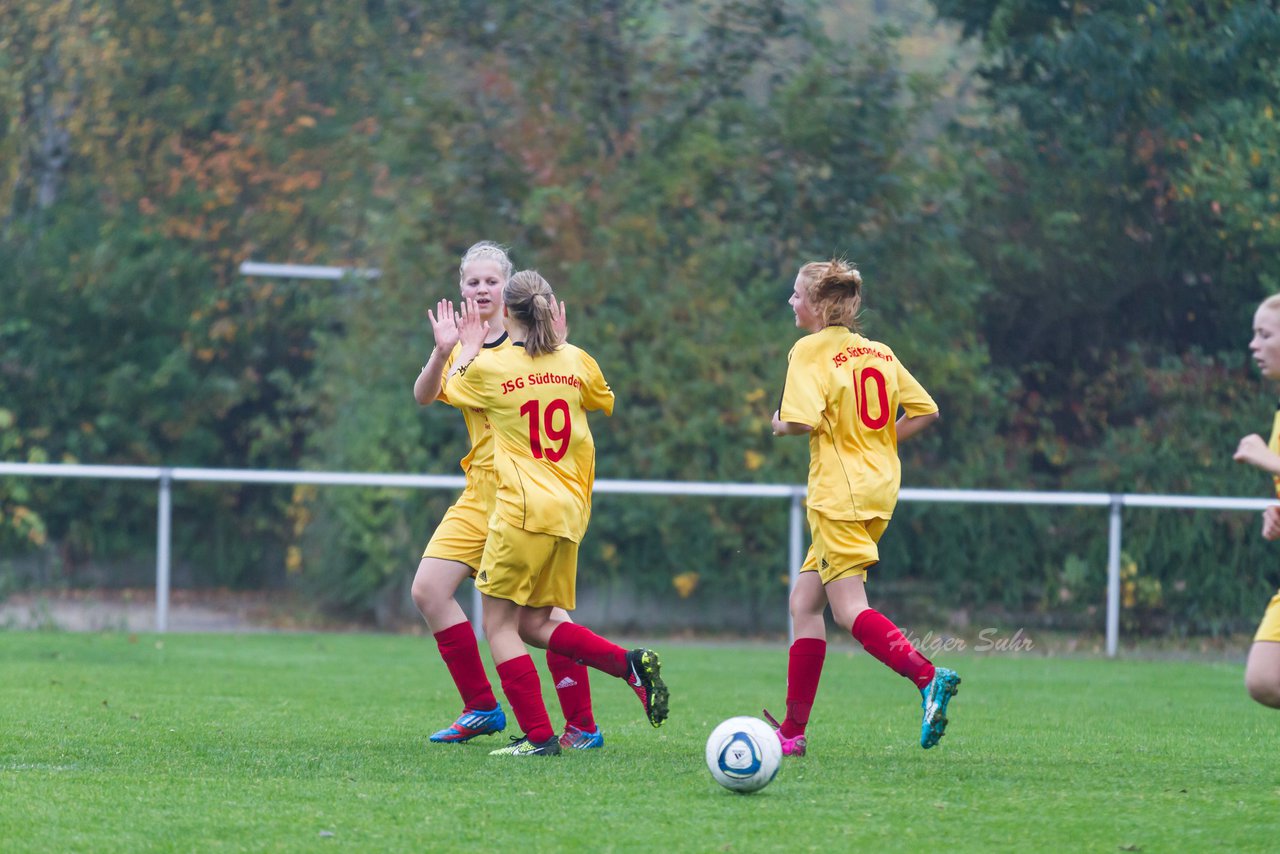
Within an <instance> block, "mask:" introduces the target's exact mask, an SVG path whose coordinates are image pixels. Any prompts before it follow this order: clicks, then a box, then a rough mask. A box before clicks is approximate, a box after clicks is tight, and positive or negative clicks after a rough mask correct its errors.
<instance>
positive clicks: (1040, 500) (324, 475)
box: [0, 462, 1276, 657]
mask: <svg viewBox="0 0 1280 854" xmlns="http://www.w3.org/2000/svg"><path fill="white" fill-rule="evenodd" d="M0 475H11V476H17V477H58V478H64V477H70V478H90V479H102V480H154V481H156V482H157V483H158V484H159V501H158V502H157V511H156V630H157V631H160V632H164V631H167V630H168V627H169V575H170V530H171V528H170V523H171V517H172V514H173V502H172V487H173V483H174V481H202V482H220V483H268V484H315V485H325V486H382V487H408V488H415V489H458V488H461V487H462V486H463V485H464V484H465V482H466V481H465V479H464V478H463V477H462V475H429V474H427V475H408V474H377V473H372V472H366V473H360V472H317V471H278V470H277V471H262V470H254V469H209V468H183V467H167V466H101V465H73V464H66V463H6V462H0ZM595 491H596V492H600V493H609V492H612V493H621V494H625V495H703V496H708V497H713V496H714V497H724V498H787V499H789V500H790V510H791V517H790V528H789V534H788V549H787V562H788V568H789V571H790V575H791V580H792V582H793V583H794V581H795V579H796V576H797V575H798V574H799V572H800V566H801V563H802V561H803V559H804V550H805V545H804V535H805V519H804V497H805V491H806V490H805V487H803V486H788V485H779V484H750V483H705V482H692V481H691V482H684V481H652V480H597V481H596V484H595ZM899 499H900V500H902V501H919V502H937V503H952V504H954V503H960V504H1022V505H1042V506H1044V505H1051V506H1059V507H1061V506H1067V507H1106V508H1108V509H1109V511H1110V512H1109V520H1110V524H1109V528H1108V536H1107V594H1106V595H1107V611H1106V614H1107V616H1106V652H1107V655H1108V656H1109V657H1115V655H1116V652H1117V650H1118V648H1119V641H1120V542H1121V511H1122V510H1123V508H1125V507H1151V508H1163V509H1182V510H1255V511H1261V510H1263V509H1265V508H1267V507H1269V506H1271V505H1273V504H1275V503H1276V501H1275V500H1273V499H1266V498H1219V497H1213V496H1196V495H1140V494H1126V493H1106V492H1020V491H1012V490H1010V491H1005V490H990V489H911V488H907V489H903V490H902V491H901V492H900V493H899ZM474 595H475V596H476V598H477V600H478V597H479V594H478V593H476V594H474ZM479 614H480V608H479V605H478V601H473V608H472V619H473V621H478V620H479ZM477 628H478V627H477Z"/></svg>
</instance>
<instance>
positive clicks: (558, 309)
mask: <svg viewBox="0 0 1280 854" xmlns="http://www.w3.org/2000/svg"><path fill="white" fill-rule="evenodd" d="M551 328H552V329H553V330H554V331H555V333H556V338H558V339H559V340H561V341H565V340H568V338H569V319H568V318H567V317H566V316H565V313H564V303H563V302H561V301H559V300H557V299H556V298H555V297H552V298H551Z"/></svg>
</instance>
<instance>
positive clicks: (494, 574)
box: [444, 270, 668, 756]
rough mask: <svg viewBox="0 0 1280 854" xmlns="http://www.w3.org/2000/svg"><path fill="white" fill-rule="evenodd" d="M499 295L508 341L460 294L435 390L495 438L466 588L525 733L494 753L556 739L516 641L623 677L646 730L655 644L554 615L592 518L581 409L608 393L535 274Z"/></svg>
mask: <svg viewBox="0 0 1280 854" xmlns="http://www.w3.org/2000/svg"><path fill="white" fill-rule="evenodd" d="M503 303H504V309H503V322H504V324H505V325H506V329H507V333H508V334H509V335H510V336H511V343H512V346H510V347H508V348H504V349H500V350H494V349H491V350H487V351H486V350H484V347H483V345H484V342H485V340H486V338H487V337H488V333H489V328H488V323H487V322H486V321H484V320H483V319H482V318H481V316H480V314H479V311H478V309H477V307H476V306H475V303H474V302H473V301H472V300H467V301H466V303H465V305H464V307H463V312H462V319H461V321H460V322H459V324H458V331H459V338H460V342H461V349H460V351H459V353H458V358H457V361H456V362H455V363H454V365H453V367H452V369H451V370H450V373H449V377H448V379H447V380H446V381H445V389H444V390H445V393H446V394H447V395H448V396H449V400H450V401H451V402H452V403H453V404H454V405H455V406H463V407H470V408H473V409H477V410H483V411H484V413H485V416H486V417H487V418H488V420H489V425H490V428H491V430H492V432H493V436H494V443H495V444H494V459H495V462H496V470H497V477H498V495H497V503H496V509H495V510H494V513H493V516H492V517H490V519H489V536H488V539H487V540H486V541H485V549H484V557H483V558H482V559H481V561H480V573H479V575H478V576H477V577H476V588H477V589H478V590H480V592H481V594H482V602H483V611H484V632H485V636H486V637H487V638H488V639H489V651H490V652H491V653H492V655H493V661H494V664H495V665H496V666H497V670H498V676H499V678H500V679H501V681H502V691H503V693H504V694H506V696H507V701H508V702H509V703H510V704H511V709H512V711H513V712H514V713H515V716H516V720H517V721H518V722H519V724H520V729H521V730H522V732H523V735H522V736H517V737H513V738H512V743H511V744H510V745H509V746H507V747H505V748H501V749H499V750H495V751H493V753H495V754H505V755H510V756H548V755H554V754H558V753H559V752H560V743H559V742H558V741H557V739H556V738H555V733H554V731H553V730H552V728H551V723H550V721H549V719H548V718H547V710H546V707H545V705H544V704H543V702H542V689H541V686H540V685H539V683H538V674H537V671H536V670H534V667H533V660H532V659H531V658H530V657H529V654H528V652H527V650H526V649H525V643H529V644H532V645H534V646H536V647H540V648H542V649H547V650H550V651H551V652H554V653H557V654H559V655H563V656H565V657H567V658H570V659H573V660H575V661H580V662H583V663H585V664H588V665H590V666H592V667H595V668H596V669H598V670H602V671H604V672H605V673H608V674H609V675H611V676H617V677H619V678H623V679H626V680H627V682H628V684H630V685H631V687H632V689H633V690H634V691H635V692H636V694H637V696H639V698H640V701H641V702H642V703H643V704H644V709H645V715H646V716H647V717H648V719H649V722H650V723H651V724H652V725H653V726H655V727H656V726H661V725H662V722H663V721H664V720H666V717H667V705H668V700H667V688H666V685H665V684H663V681H662V679H661V676H660V664H659V660H658V655H657V653H655V652H654V651H653V650H649V649H634V650H631V651H629V652H628V651H627V650H625V649H623V648H622V647H620V646H618V645H616V644H614V643H611V642H610V641H608V640H605V639H604V638H602V637H600V636H599V635H597V634H595V633H594V632H592V631H590V630H589V629H586V628H584V627H582V626H579V625H575V624H574V623H571V622H568V621H567V620H565V619H563V618H562V617H561V616H560V615H561V614H562V613H563V611H571V610H573V607H574V604H575V596H576V578H577V570H578V544H579V542H581V540H582V537H583V535H584V534H585V533H586V530H587V522H588V520H589V519H590V517H591V490H592V487H593V485H594V483H595V464H596V454H595V441H594V440H593V439H592V437H591V428H590V427H589V426H588V424H587V412H588V411H602V412H604V413H605V414H606V415H609V414H612V412H613V391H612V390H611V389H610V388H609V385H608V383H606V382H605V379H604V375H603V374H601V372H600V368H599V366H598V365H597V364H596V361H595V359H593V358H591V356H590V355H589V354H587V353H586V352H585V351H584V350H581V349H579V348H577V347H575V346H573V345H572V344H568V343H566V342H565V341H564V337H563V334H562V333H560V332H559V331H557V329H556V328H555V323H554V317H555V314H556V308H555V306H556V299H555V294H554V293H552V291H551V286H550V285H548V284H547V282H546V280H545V279H543V278H542V276H540V275H538V274H537V273H535V272H533V271H531V270H525V271H522V272H519V273H516V274H515V275H514V276H512V277H511V279H510V280H509V281H508V282H507V286H506V289H505V290H504V292H503ZM560 313H561V314H563V309H561V311H560Z"/></svg>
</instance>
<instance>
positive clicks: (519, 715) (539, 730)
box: [498, 653, 556, 744]
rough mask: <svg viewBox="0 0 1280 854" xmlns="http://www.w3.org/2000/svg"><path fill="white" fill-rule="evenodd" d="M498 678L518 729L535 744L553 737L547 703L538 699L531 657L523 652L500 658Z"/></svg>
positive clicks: (539, 686)
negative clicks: (510, 657) (505, 659)
mask: <svg viewBox="0 0 1280 854" xmlns="http://www.w3.org/2000/svg"><path fill="white" fill-rule="evenodd" d="M498 678H499V679H500V680H502V693H504V694H506V695H507V702H508V703H510V704H511V711H513V712H515V715H516V722H517V723H518V724H520V731H521V732H523V733H524V734H525V735H526V736H528V738H529V740H530V741H532V742H537V743H539V744H541V743H542V742H544V741H548V740H550V739H552V738H554V737H555V734H556V733H555V730H553V729H552V728H551V718H549V717H548V716H547V706H546V704H545V703H543V702H542V685H541V684H539V682H538V671H537V670H535V669H534V666H533V659H532V658H531V657H530V656H529V655H528V654H527V653H526V654H525V655H521V656H519V657H517V658H512V659H510V660H509V661H504V662H502V663H501V664H499V665H498Z"/></svg>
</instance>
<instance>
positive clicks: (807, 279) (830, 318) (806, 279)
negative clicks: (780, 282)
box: [800, 258, 862, 332]
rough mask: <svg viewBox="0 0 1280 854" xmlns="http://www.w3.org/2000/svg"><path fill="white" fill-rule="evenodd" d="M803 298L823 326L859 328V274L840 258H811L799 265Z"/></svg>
mask: <svg viewBox="0 0 1280 854" xmlns="http://www.w3.org/2000/svg"><path fill="white" fill-rule="evenodd" d="M800 281H801V286H802V287H803V288H804V294H805V299H806V301H808V303H809V305H811V306H813V310H814V313H815V314H816V315H817V316H818V317H819V318H821V319H822V322H823V324H824V325H826V326H847V327H848V328H849V329H852V330H854V331H855V332H856V331H858V310H859V309H861V308H862V274H861V273H859V272H858V268H857V267H855V266H854V265H853V264H850V263H849V262H848V261H846V260H844V259H843V258H832V259H831V260H830V261H810V262H809V263H808V264H805V265H804V266H803V267H801V268H800Z"/></svg>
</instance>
